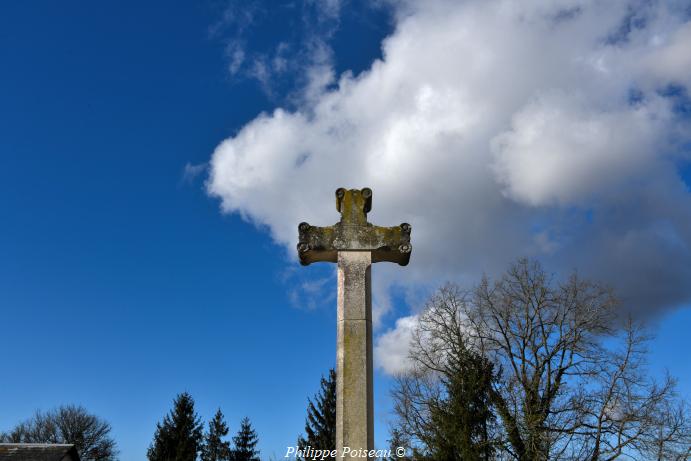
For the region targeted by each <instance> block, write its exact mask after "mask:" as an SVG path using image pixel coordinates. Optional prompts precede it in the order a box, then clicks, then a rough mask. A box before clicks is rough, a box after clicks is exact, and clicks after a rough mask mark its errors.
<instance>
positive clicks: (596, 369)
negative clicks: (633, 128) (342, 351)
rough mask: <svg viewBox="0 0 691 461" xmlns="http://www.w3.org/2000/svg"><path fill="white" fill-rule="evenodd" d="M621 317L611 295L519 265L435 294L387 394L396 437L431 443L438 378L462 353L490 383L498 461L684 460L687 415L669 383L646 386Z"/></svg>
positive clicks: (637, 347)
mask: <svg viewBox="0 0 691 461" xmlns="http://www.w3.org/2000/svg"><path fill="white" fill-rule="evenodd" d="M618 312H620V310H618V309H617V301H616V300H615V298H614V297H613V295H612V293H611V290H609V289H608V288H606V287H603V286H601V285H599V284H596V283H593V282H589V281H586V280H582V279H580V278H579V277H578V276H577V275H576V274H574V275H572V276H571V277H570V278H568V279H567V280H566V281H565V282H563V283H556V282H555V281H554V280H552V278H551V277H549V276H548V275H547V274H546V273H545V272H544V270H543V269H542V268H541V266H540V265H539V264H538V263H536V262H531V261H528V260H520V261H518V262H517V263H516V264H514V265H512V266H511V267H510V268H509V270H508V271H507V272H506V274H505V275H504V276H503V277H501V278H500V279H499V280H497V281H496V282H494V283H490V281H489V280H488V279H486V278H485V279H484V280H483V281H482V282H481V283H480V284H479V285H478V286H477V287H475V289H473V290H472V291H469V292H463V291H461V290H459V289H458V288H457V287H453V286H448V287H445V288H443V289H442V290H441V291H440V292H439V294H437V295H436V297H433V298H432V301H431V305H428V306H427V308H426V309H425V312H424V313H423V314H422V315H421V317H420V319H421V320H420V324H419V327H418V330H417V332H416V333H415V335H414V339H413V344H412V348H411V357H410V358H411V360H412V362H413V363H414V364H415V366H414V371H413V372H411V373H409V374H407V375H405V376H402V377H400V378H399V379H398V381H397V386H396V388H395V390H394V401H395V412H396V413H397V415H398V419H399V421H400V422H399V426H400V428H401V430H403V431H404V432H405V433H406V434H407V435H413V436H416V437H417V438H418V440H420V442H421V444H422V445H423V446H424V445H425V443H426V441H425V440H424V437H422V438H421V437H419V435H421V434H422V435H424V434H425V433H426V432H429V431H430V428H429V427H428V426H429V425H430V424H433V422H432V421H431V419H430V412H429V408H430V404H431V403H432V402H434V401H435V399H439V398H440V396H443V391H444V389H443V385H440V383H442V384H443V380H442V379H440V376H444V374H445V373H446V372H448V367H447V363H448V357H449V351H452V350H453V348H454V347H456V346H455V344H459V343H460V342H462V343H463V344H465V345H466V346H469V347H470V348H472V350H474V351H477V353H478V354H480V355H482V356H483V357H485V358H486V359H487V360H489V361H490V362H491V363H492V364H493V366H494V370H495V371H496V376H495V378H494V379H493V380H492V386H491V388H490V397H491V408H492V411H493V412H494V414H495V415H496V416H497V420H498V422H499V423H500V424H499V425H500V427H501V433H502V434H503V437H499V436H498V434H497V433H496V432H492V431H490V434H491V439H492V440H493V441H494V443H495V446H497V447H499V448H500V449H499V451H498V452H497V458H499V459H516V460H519V461H547V460H562V459H563V460H584V461H586V460H587V461H597V460H614V459H617V458H620V457H621V458H626V459H641V460H643V459H646V460H647V459H677V458H674V456H677V457H678V459H685V458H683V456H688V451H684V450H688V443H685V442H688V440H689V425H688V419H687V409H686V407H685V406H683V405H682V406H678V405H676V404H675V403H674V381H673V380H672V379H671V378H667V379H666V380H664V382H662V383H657V382H655V381H654V380H652V379H651V378H649V377H648V376H647V375H646V372H645V371H646V370H645V357H646V354H647V350H646V347H645V346H646V344H647V342H648V340H649V337H648V336H647V335H646V334H645V331H644V330H643V329H642V328H641V327H640V325H637V324H636V323H635V322H633V321H631V320H629V321H628V322H620V321H619V320H618V316H617V314H618ZM675 405H676V406H675Z"/></svg>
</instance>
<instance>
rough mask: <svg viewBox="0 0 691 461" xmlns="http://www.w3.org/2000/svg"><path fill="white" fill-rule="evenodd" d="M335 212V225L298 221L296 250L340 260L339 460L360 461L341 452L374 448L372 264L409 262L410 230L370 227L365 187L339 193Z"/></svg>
mask: <svg viewBox="0 0 691 461" xmlns="http://www.w3.org/2000/svg"><path fill="white" fill-rule="evenodd" d="M336 209H337V210H338V211H339V213H341V220H340V222H338V223H337V224H335V225H333V226H329V227H315V226H311V225H309V224H307V223H305V222H303V223H300V225H299V226H298V231H299V236H300V237H299V242H298V245H297V249H298V255H299V256H300V262H301V263H302V264H303V265H307V264H311V263H313V262H318V261H327V262H338V349H337V360H336V449H337V450H338V456H337V461H342V460H349V459H357V460H358V461H362V459H363V458H362V456H361V455H360V457H355V456H353V455H346V456H345V457H344V456H343V453H344V450H343V449H344V447H348V448H350V449H351V450H352V451H353V452H355V453H357V454H360V453H363V452H367V451H369V450H373V449H374V402H373V398H372V291H371V266H372V263H375V262H379V261H390V262H395V263H398V264H400V265H402V266H405V265H406V264H408V261H409V260H410V252H411V251H412V246H411V245H410V231H411V227H410V224H407V223H403V224H401V225H400V226H394V227H378V226H374V225H373V224H371V223H368V222H367V213H368V212H369V211H370V210H371V209H372V191H371V190H370V189H367V188H365V189H362V190H358V189H350V190H346V189H343V188H341V189H338V190H336Z"/></svg>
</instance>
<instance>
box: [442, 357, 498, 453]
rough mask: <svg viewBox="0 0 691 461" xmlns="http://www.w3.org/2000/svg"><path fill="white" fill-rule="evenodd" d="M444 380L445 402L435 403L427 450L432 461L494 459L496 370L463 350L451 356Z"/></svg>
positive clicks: (482, 358) (483, 359) (485, 361)
mask: <svg viewBox="0 0 691 461" xmlns="http://www.w3.org/2000/svg"><path fill="white" fill-rule="evenodd" d="M448 359H449V360H448V365H447V369H446V370H445V371H444V373H443V377H442V378H441V380H442V382H443V384H444V387H445V390H446V398H443V399H440V400H438V401H435V402H432V405H430V407H431V408H430V417H431V423H432V424H431V426H432V434H431V437H430V440H429V442H428V448H429V449H430V452H431V454H432V458H433V459H445V460H459V461H461V460H462V461H484V460H489V459H493V455H494V446H493V444H492V442H491V441H490V440H489V436H488V431H489V426H490V425H491V423H492V422H493V420H494V415H493V413H492V408H491V403H490V392H491V386H492V382H493V379H494V369H493V365H492V363H491V362H489V361H488V360H487V359H486V358H484V357H483V356H482V355H480V354H478V353H476V352H474V351H471V350H469V349H468V348H467V347H465V346H464V347H461V348H460V350H454V351H452V352H450V353H449V358H448Z"/></svg>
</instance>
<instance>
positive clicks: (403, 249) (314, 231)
mask: <svg viewBox="0 0 691 461" xmlns="http://www.w3.org/2000/svg"><path fill="white" fill-rule="evenodd" d="M336 209H337V210H338V211H339V212H340V213H341V220H340V221H339V222H338V223H336V224H335V225H333V226H327V227H317V226H311V225H310V224H308V223H306V222H303V223H300V225H299V226H298V233H299V241H298V245H297V249H298V255H299V257H300V263H301V264H303V265H305V266H306V265H308V264H311V263H313V262H318V261H326V262H336V260H337V254H338V252H339V251H368V252H371V253H372V262H381V261H389V262H395V263H398V264H400V265H401V266H405V265H407V264H408V261H410V252H411V251H412V246H411V245H410V231H411V226H410V224H408V223H402V224H400V225H399V226H394V227H380V226H375V225H373V224H372V223H369V222H367V213H368V212H369V211H370V210H371V209H372V191H371V190H370V189H368V188H364V189H362V190H358V189H350V190H346V189H343V188H341V189H338V190H336Z"/></svg>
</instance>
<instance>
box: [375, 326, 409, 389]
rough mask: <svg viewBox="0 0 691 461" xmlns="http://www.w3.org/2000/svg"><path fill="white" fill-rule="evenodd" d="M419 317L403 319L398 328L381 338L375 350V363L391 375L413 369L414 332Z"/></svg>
mask: <svg viewBox="0 0 691 461" xmlns="http://www.w3.org/2000/svg"><path fill="white" fill-rule="evenodd" d="M417 324H418V316H417V315H411V316H409V317H401V318H400V319H398V320H396V326H395V327H394V328H392V329H391V330H389V331H387V332H386V333H384V334H382V335H381V336H379V338H378V339H377V344H376V346H375V348H374V362H375V363H376V365H377V366H378V367H381V368H382V369H383V370H384V371H385V372H386V373H388V374H390V375H396V374H402V373H405V372H407V371H410V370H411V369H412V363H411V361H410V359H409V352H410V345H411V340H412V339H413V332H414V331H415V328H416V327H417Z"/></svg>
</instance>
